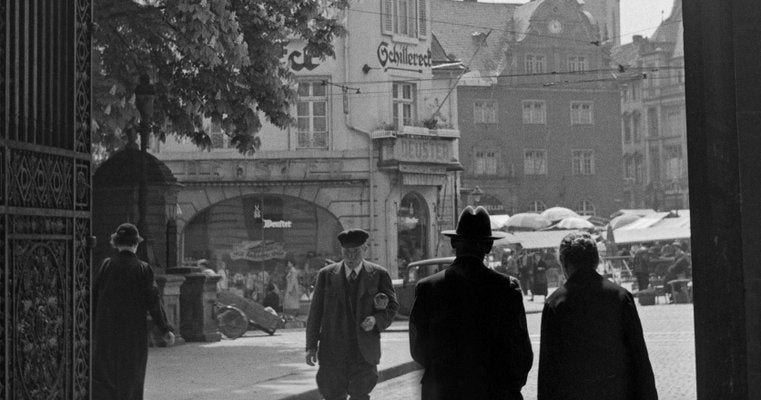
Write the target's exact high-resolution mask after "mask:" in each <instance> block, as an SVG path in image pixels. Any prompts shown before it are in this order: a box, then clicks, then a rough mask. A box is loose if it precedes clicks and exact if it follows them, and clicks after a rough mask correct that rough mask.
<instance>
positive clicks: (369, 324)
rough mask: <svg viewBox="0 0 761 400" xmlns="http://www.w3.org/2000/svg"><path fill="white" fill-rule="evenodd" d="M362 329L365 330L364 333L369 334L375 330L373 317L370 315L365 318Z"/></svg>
mask: <svg viewBox="0 0 761 400" xmlns="http://www.w3.org/2000/svg"><path fill="white" fill-rule="evenodd" d="M361 326H362V329H364V330H365V332H370V330H372V329H373V328H375V317H373V316H372V315H371V316H369V317H367V318H365V320H364V321H362V325H361Z"/></svg>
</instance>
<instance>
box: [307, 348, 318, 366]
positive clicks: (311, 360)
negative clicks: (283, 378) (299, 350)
mask: <svg viewBox="0 0 761 400" xmlns="http://www.w3.org/2000/svg"><path fill="white" fill-rule="evenodd" d="M306 361H307V365H309V366H311V367H314V366H315V364H316V363H317V350H307V357H306Z"/></svg>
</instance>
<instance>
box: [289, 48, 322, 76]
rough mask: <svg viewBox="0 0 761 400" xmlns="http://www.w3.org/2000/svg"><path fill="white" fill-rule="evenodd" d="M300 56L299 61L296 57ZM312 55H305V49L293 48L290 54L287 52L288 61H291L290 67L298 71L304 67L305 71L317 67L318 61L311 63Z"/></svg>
mask: <svg viewBox="0 0 761 400" xmlns="http://www.w3.org/2000/svg"><path fill="white" fill-rule="evenodd" d="M299 57H300V58H301V62H299V61H297V60H296V59H297V58H299ZM313 58H314V57H309V56H307V52H306V49H304V51H303V52H301V51H298V50H294V51H292V52H291V54H288V61H289V62H290V63H291V69H293V70H294V71H296V72H298V71H301V70H302V69H306V70H307V71H311V70H313V69H315V68H317V67H319V66H320V63H317V64H314V63H312V59H313Z"/></svg>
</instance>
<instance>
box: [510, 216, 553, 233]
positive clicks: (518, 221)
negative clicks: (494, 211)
mask: <svg viewBox="0 0 761 400" xmlns="http://www.w3.org/2000/svg"><path fill="white" fill-rule="evenodd" d="M550 225H552V223H551V222H550V221H549V220H548V219H547V218H545V217H543V216H541V215H539V214H534V213H518V214H515V215H513V216H512V217H510V218H509V219H508V220H507V222H506V223H505V228H507V229H529V230H538V229H543V228H546V227H548V226H550Z"/></svg>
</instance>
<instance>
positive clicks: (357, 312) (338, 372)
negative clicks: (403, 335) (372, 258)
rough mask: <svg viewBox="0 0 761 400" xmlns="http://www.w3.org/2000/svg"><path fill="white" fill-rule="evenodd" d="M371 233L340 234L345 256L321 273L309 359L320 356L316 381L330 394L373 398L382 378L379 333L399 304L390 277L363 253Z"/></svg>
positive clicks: (309, 337)
mask: <svg viewBox="0 0 761 400" xmlns="http://www.w3.org/2000/svg"><path fill="white" fill-rule="evenodd" d="M368 237H369V234H368V233H367V232H365V231H363V230H361V229H349V230H346V231H343V232H341V233H340V234H339V235H338V240H339V241H340V242H341V253H342V255H343V261H339V262H337V263H333V264H330V265H328V266H326V267H324V268H322V269H320V272H318V273H317V283H316V284H315V288H314V294H313V297H312V304H311V306H310V308H309V318H308V319H307V330H306V339H307V345H306V351H307V354H306V362H307V364H309V365H311V366H314V365H315V363H316V362H317V361H318V358H319V363H320V368H319V370H318V371H317V387H318V389H319V391H320V394H321V395H322V396H323V397H324V398H325V399H326V400H337V399H341V400H345V399H346V395H347V394H348V395H349V396H350V399H351V400H360V399H369V398H370V392H371V391H372V390H373V388H374V387H375V384H376V383H377V382H378V367H377V366H378V363H379V362H380V356H381V351H380V333H381V332H382V331H383V330H384V329H386V328H387V327H388V326H389V325H391V322H392V321H393V319H394V315H396V311H397V310H398V309H399V302H397V300H396V293H395V292H394V288H393V286H392V284H391V277H390V276H389V274H388V272H387V271H386V270H385V269H384V268H383V267H381V266H380V265H377V264H373V263H371V262H368V261H366V260H365V259H364V253H365V251H366V250H367V247H368V246H367V244H366V241H367V239H368Z"/></svg>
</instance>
